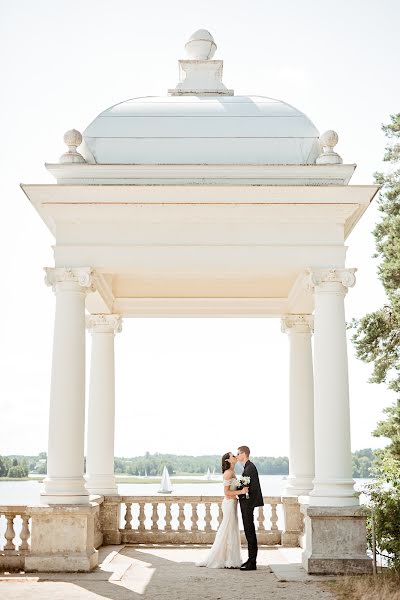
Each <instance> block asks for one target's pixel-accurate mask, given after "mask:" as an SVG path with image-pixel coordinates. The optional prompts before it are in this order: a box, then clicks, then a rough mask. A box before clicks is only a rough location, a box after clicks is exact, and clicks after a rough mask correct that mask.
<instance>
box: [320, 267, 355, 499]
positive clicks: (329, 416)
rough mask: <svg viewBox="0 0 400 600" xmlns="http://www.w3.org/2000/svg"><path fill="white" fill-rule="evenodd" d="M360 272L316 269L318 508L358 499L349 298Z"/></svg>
mask: <svg viewBox="0 0 400 600" xmlns="http://www.w3.org/2000/svg"><path fill="white" fill-rule="evenodd" d="M354 273H355V269H310V270H309V276H308V283H309V286H310V288H311V289H314V294H315V317H314V422H315V479H314V487H313V490H312V491H311V493H310V504H311V505H314V506H351V505H354V504H358V497H357V496H355V495H354V480H353V478H352V460H351V443H350V407H349V382H348V365H347V341H346V322H345V313H344V297H345V295H346V292H347V288H348V287H352V286H353V285H354V284H355V276H354Z"/></svg>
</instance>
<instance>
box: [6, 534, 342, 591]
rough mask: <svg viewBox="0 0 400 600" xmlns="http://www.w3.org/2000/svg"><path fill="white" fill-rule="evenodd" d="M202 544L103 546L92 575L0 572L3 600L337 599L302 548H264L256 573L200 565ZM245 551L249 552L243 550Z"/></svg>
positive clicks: (260, 551)
mask: <svg viewBox="0 0 400 600" xmlns="http://www.w3.org/2000/svg"><path fill="white" fill-rule="evenodd" d="M206 552H207V549H205V548H202V547H187V546H186V547H176V546H174V547H172V546H170V547H165V546H163V547H162V546H151V547H144V546H143V547H142V546H140V547H134V546H106V547H104V548H100V551H99V558H100V562H101V564H100V567H99V568H98V569H96V571H93V572H92V573H48V574H45V573H41V574H40V575H33V574H27V575H21V574H10V575H7V574H5V575H3V576H0V600H27V599H29V600H39V599H40V600H47V599H49V600H78V599H79V600H81V599H82V600H96V599H98V600H100V599H105V598H106V599H107V598H108V599H109V600H243V599H245V600H264V599H265V600H267V599H272V600H333V596H332V595H331V594H330V592H328V591H326V586H325V585H324V581H326V580H327V579H328V578H324V577H313V576H309V575H307V573H306V572H305V571H304V570H303V569H302V568H301V566H300V549H298V548H287V549H285V548H266V547H265V548H260V550H259V560H258V564H259V568H258V569H257V571H249V572H245V573H243V572H241V571H239V570H236V569H206V568H199V567H196V566H195V563H196V562H197V561H200V560H201V559H202V558H203V556H204V554H205V553H206ZM243 554H245V552H243Z"/></svg>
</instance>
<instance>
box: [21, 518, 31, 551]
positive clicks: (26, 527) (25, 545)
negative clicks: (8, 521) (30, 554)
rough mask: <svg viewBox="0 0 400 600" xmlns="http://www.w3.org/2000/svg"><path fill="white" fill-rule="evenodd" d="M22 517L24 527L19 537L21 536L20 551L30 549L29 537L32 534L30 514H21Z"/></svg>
mask: <svg viewBox="0 0 400 600" xmlns="http://www.w3.org/2000/svg"><path fill="white" fill-rule="evenodd" d="M21 518H22V529H21V533H20V534H19V537H20V538H21V545H20V547H19V550H20V551H25V550H29V545H28V539H29V536H30V532H29V515H21Z"/></svg>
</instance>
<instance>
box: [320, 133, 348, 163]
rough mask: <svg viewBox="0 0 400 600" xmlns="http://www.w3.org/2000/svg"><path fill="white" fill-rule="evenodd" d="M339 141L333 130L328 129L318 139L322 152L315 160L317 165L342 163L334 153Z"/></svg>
mask: <svg viewBox="0 0 400 600" xmlns="http://www.w3.org/2000/svg"><path fill="white" fill-rule="evenodd" d="M338 141H339V136H338V134H337V133H336V131H333V129H328V131H325V133H323V134H322V135H320V137H319V142H320V144H321V146H322V149H323V152H322V154H320V155H319V156H318V158H317V160H316V163H317V165H340V164H342V163H343V160H342V158H341V156H339V154H338V153H337V152H335V151H334V147H335V146H336V145H337V143H338Z"/></svg>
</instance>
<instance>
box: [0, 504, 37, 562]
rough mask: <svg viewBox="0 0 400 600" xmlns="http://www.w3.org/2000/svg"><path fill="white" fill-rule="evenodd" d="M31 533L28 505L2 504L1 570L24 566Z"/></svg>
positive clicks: (28, 550) (0, 531) (0, 522)
mask: <svg viewBox="0 0 400 600" xmlns="http://www.w3.org/2000/svg"><path fill="white" fill-rule="evenodd" d="M30 535H31V532H30V514H29V510H28V507H26V506H20V505H19V506H16V505H10V506H0V571H4V570H7V571H8V570H10V571H13V570H17V569H23V568H24V565H25V556H26V555H27V554H29V552H30V543H29V542H30Z"/></svg>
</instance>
